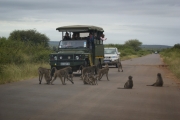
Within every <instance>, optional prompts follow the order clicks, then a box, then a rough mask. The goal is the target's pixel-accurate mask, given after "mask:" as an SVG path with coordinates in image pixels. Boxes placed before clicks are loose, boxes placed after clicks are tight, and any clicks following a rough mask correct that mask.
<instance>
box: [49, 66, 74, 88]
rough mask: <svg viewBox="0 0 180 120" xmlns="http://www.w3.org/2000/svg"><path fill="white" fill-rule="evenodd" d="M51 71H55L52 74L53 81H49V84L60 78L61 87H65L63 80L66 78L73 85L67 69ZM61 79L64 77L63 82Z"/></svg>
mask: <svg viewBox="0 0 180 120" xmlns="http://www.w3.org/2000/svg"><path fill="white" fill-rule="evenodd" d="M52 69H55V72H54V79H53V80H51V82H50V83H51V84H52V83H53V82H54V81H55V80H56V78H57V77H59V78H60V80H61V82H62V84H63V85H66V83H65V80H66V78H67V79H68V80H69V81H71V83H72V84H74V82H73V81H72V80H73V78H72V77H73V75H72V74H71V75H70V77H71V79H69V72H68V70H67V69H65V68H63V69H60V70H57V69H56V67H53V68H52ZM63 77H64V80H63Z"/></svg>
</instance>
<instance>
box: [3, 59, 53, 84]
mask: <svg viewBox="0 0 180 120" xmlns="http://www.w3.org/2000/svg"><path fill="white" fill-rule="evenodd" d="M40 66H41V67H46V68H50V65H49V64H48V63H41V64H37V63H36V64H35V63H28V64H21V65H15V64H9V65H4V66H3V70H2V71H1V76H0V84H5V83H10V82H15V81H21V80H25V79H30V78H35V77H37V76H38V68H39V67H40Z"/></svg>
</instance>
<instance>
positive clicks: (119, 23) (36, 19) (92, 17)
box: [0, 0, 180, 46]
mask: <svg viewBox="0 0 180 120" xmlns="http://www.w3.org/2000/svg"><path fill="white" fill-rule="evenodd" d="M66 25H94V26H99V27H102V28H103V29H104V34H105V37H106V38H107V40H106V41H105V42H104V43H105V44H110V43H112V44H124V43H125V42H126V41H128V40H132V39H137V40H139V41H140V42H142V44H144V45H168V46H173V45H175V44H179V43H180V0H0V27H1V28H0V37H6V38H8V37H9V34H10V33H11V32H13V31H14V30H29V29H35V30H37V31H38V32H40V33H42V34H45V35H46V36H47V37H48V38H49V39H50V41H59V40H61V38H62V37H61V33H60V32H58V31H57V30H56V28H57V27H61V26H66Z"/></svg>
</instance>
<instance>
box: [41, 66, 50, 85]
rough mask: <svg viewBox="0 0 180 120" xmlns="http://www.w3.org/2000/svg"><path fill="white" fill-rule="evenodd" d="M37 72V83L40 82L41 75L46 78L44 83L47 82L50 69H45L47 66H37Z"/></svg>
mask: <svg viewBox="0 0 180 120" xmlns="http://www.w3.org/2000/svg"><path fill="white" fill-rule="evenodd" d="M38 72H39V84H41V82H42V79H43V76H44V78H45V80H46V83H47V84H49V83H50V81H51V79H52V78H51V77H50V72H51V70H50V69H47V68H43V67H39V68H38Z"/></svg>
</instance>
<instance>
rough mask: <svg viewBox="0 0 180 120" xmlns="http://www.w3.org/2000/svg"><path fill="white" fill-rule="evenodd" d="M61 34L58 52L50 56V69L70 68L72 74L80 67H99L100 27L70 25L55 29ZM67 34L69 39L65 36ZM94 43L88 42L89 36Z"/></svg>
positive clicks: (101, 59)
mask: <svg viewBox="0 0 180 120" xmlns="http://www.w3.org/2000/svg"><path fill="white" fill-rule="evenodd" d="M56 30H58V31H59V32H62V40H60V42H59V46H58V52H57V53H51V54H50V65H51V68H53V67H56V68H57V69H61V68H64V67H66V66H71V67H72V69H73V72H76V71H77V70H79V68H80V66H81V65H83V66H92V65H98V64H99V65H100V66H101V67H102V65H101V63H103V58H104V45H103V41H102V40H100V35H102V34H103V32H104V30H103V28H101V27H97V26H89V25H72V26H62V27H58V28H56ZM68 34H69V37H67V35H68ZM90 34H91V37H92V38H93V39H91V40H93V41H94V42H93V43H91V42H90V41H89V35H90ZM67 38H68V39H67Z"/></svg>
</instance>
